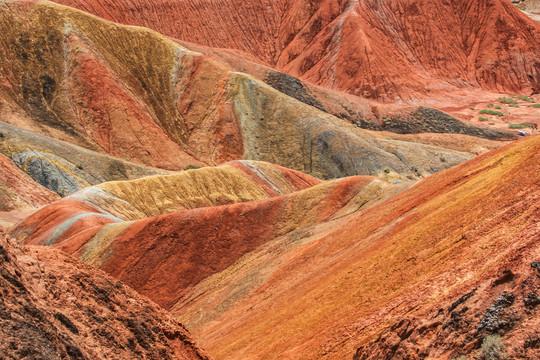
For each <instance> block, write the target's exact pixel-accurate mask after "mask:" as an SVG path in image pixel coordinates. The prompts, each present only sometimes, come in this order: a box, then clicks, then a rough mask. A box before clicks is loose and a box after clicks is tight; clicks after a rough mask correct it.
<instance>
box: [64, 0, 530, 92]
mask: <svg viewBox="0 0 540 360" xmlns="http://www.w3.org/2000/svg"><path fill="white" fill-rule="evenodd" d="M56 2H59V3H62V4H66V5H70V6H74V7H77V8H80V9H83V10H85V11H88V12H90V13H93V14H96V15H98V16H100V17H103V18H105V19H108V20H112V21H117V22H121V23H124V24H132V25H140V26H145V27H149V28H152V29H155V30H157V31H158V32H160V33H162V34H165V35H168V36H171V37H173V38H177V39H180V40H183V41H188V42H193V43H197V44H202V45H207V46H212V47H219V48H229V49H237V50H240V51H242V52H245V53H248V54H251V55H252V56H255V57H256V58H258V59H260V60H261V61H262V62H263V63H266V64H268V65H270V66H272V67H275V68H276V69H279V70H283V71H285V72H287V73H289V74H291V75H294V76H299V77H301V78H302V79H305V80H308V81H311V82H314V83H316V84H319V85H323V86H326V87H330V88H335V89H340V90H344V91H347V92H349V93H351V94H355V95H359V96H362V97H369V98H374V99H381V100H414V99H419V98H423V99H426V98H429V97H433V96H434V95H441V94H443V93H447V92H449V91H456V90H459V89H468V90H474V89H479V88H480V89H483V90H488V91H493V92H502V93H508V92H510V93H516V92H518V93H528V94H530V93H532V92H538V91H540V71H539V68H540V63H539V60H538V59H539V53H540V44H539V40H538V39H539V38H540V28H539V25H538V24H536V23H535V22H534V21H532V20H531V19H529V18H527V16H525V15H524V14H522V13H521V12H520V11H519V10H517V9H516V7H515V6H513V5H512V4H511V3H510V2H509V1H508V0H488V1H485V0H473V1H471V0H457V1H450V2H448V1H443V0H436V1H427V0H399V1H381V0H365V1H345V0H317V1H311V0H310V1H308V0H280V1H270V0H257V1H239V0H238V1H229V0H227V1H225V0H203V1H201V0H198V1H195V0H158V1H149V0H137V1H135V0H133V1H113V0H104V1H81V0H58V1H56Z"/></svg>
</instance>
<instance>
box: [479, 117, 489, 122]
mask: <svg viewBox="0 0 540 360" xmlns="http://www.w3.org/2000/svg"><path fill="white" fill-rule="evenodd" d="M478 120H480V121H488V120H489V119H488V118H485V117H480V118H478Z"/></svg>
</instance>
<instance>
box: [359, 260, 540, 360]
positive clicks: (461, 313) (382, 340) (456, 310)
mask: <svg viewBox="0 0 540 360" xmlns="http://www.w3.org/2000/svg"><path fill="white" fill-rule="evenodd" d="M533 264H534V262H533ZM504 267H505V269H504V270H501V271H500V272H499V273H498V274H497V273H493V274H492V277H491V278H486V279H485V280H484V281H483V282H480V283H478V284H476V286H475V287H474V288H473V289H471V290H470V291H468V292H466V293H465V294H463V295H462V296H460V297H459V298H457V299H454V300H453V301H452V302H451V303H447V304H444V306H441V307H440V308H439V309H438V310H437V311H435V309H433V310H432V312H431V313H428V314H423V316H422V315H420V314H418V315H416V316H408V317H407V316H405V317H403V318H400V319H397V320H396V321H395V323H394V324H393V325H391V326H390V328H388V329H387V330H386V331H385V332H384V333H382V334H381V335H380V336H379V337H378V338H376V339H374V340H372V341H371V342H370V343H368V344H365V345H364V346H362V347H361V348H359V349H358V350H357V351H356V354H355V356H354V357H353V359H355V360H360V359H381V358H386V359H390V358H391V359H424V358H438V357H443V356H445V355H447V356H448V358H459V357H460V356H461V357H464V356H465V357H467V358H468V359H477V358H480V359H482V358H489V357H490V356H491V358H493V357H495V358H516V359H536V358H537V357H539V356H540V346H539V345H540V336H539V334H538V331H536V329H537V328H538V326H539V321H540V320H539V316H538V308H537V307H538V305H540V297H539V296H538V294H539V292H540V277H539V276H538V273H537V271H536V269H535V268H533V267H532V266H530V264H529V262H526V261H525V262H516V263H515V264H512V266H511V267H510V268H508V265H505V266H504ZM488 343H494V344H495V345H496V347H491V348H490V347H488V346H487V344H488ZM490 349H491V350H490ZM503 354H504V355H503ZM497 356H498V357H497ZM503 356H504V357H503Z"/></svg>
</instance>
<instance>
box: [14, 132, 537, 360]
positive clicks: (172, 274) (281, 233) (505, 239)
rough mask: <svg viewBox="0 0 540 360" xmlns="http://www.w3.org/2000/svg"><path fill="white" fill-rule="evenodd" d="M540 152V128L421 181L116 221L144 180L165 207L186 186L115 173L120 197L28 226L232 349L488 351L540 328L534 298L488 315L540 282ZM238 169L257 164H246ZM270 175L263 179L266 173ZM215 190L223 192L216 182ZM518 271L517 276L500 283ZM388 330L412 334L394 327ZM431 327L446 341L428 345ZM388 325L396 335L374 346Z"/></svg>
mask: <svg viewBox="0 0 540 360" xmlns="http://www.w3.org/2000/svg"><path fill="white" fill-rule="evenodd" d="M539 156H540V136H535V137H530V138H527V139H524V140H522V141H519V142H517V143H515V144H511V145H509V146H506V147H504V148H501V149H498V150H495V151H493V152H490V153H488V154H486V155H483V156H481V157H479V158H476V159H474V160H472V161H469V162H467V163H465V164H463V165H460V166H458V167H457V168H454V169H451V170H448V171H443V172H441V173H438V174H435V175H432V176H430V177H428V178H426V179H424V180H423V181H421V182H420V183H418V184H416V185H414V186H413V187H411V188H409V189H407V190H405V189H406V188H407V187H408V186H407V185H406V184H404V185H403V186H401V187H396V186H391V185H390V184H385V183H382V182H380V181H378V180H376V179H374V178H367V177H351V178H346V179H341V180H335V181H330V182H328V181H327V182H323V183H320V184H318V185H316V184H314V183H313V182H311V183H307V182H305V181H306V179H305V178H303V179H304V186H311V187H309V188H306V189H305V190H300V191H298V190H299V188H298V187H297V188H296V189H292V190H296V192H292V193H289V194H285V195H282V196H277V197H276V196H275V195H276V194H275V193H274V194H271V195H272V196H273V197H269V198H266V197H268V196H269V193H266V194H263V197H262V198H261V199H260V200H257V199H254V200H256V201H248V202H236V203H234V204H230V205H223V206H211V207H202V208H193V206H188V207H189V208H192V209H191V210H189V209H187V210H182V211H178V212H172V213H167V210H166V208H167V206H164V209H165V210H159V208H160V206H157V207H156V209H157V210H156V212H161V213H164V215H157V216H153V217H149V218H142V219H140V220H139V219H136V218H137V216H148V215H150V216H152V215H155V213H156V212H154V213H149V214H140V215H129V216H131V218H130V221H128V222H125V221H124V220H123V219H120V218H118V219H116V220H114V219H105V220H103V221H102V222H100V221H98V220H96V219H97V218H98V217H99V216H101V217H104V215H103V214H110V213H105V211H104V210H103V208H107V209H114V211H117V212H116V215H121V214H123V213H125V214H130V212H129V211H125V210H119V209H127V208H131V207H133V208H136V207H137V206H136V205H135V204H136V203H138V202H140V203H146V200H144V196H143V197H142V198H141V195H140V194H143V193H144V191H136V190H135V188H136V187H138V186H140V187H144V184H145V183H148V182H152V183H154V182H156V181H159V182H160V183H161V184H164V187H163V188H162V189H159V190H158V191H157V192H156V193H157V195H156V196H157V197H156V199H157V203H158V204H160V203H161V202H165V203H166V201H163V200H160V199H162V198H161V197H160V196H161V195H159V194H160V193H163V194H165V193H168V191H167V190H166V186H165V185H166V184H169V185H167V186H171V185H172V183H171V182H168V181H162V180H158V179H159V177H155V178H149V179H142V180H135V181H133V182H129V183H120V184H122V185H121V188H119V187H117V186H116V185H115V183H110V184H104V185H101V186H100V187H101V188H103V189H107V188H109V189H111V190H109V191H111V192H112V193H113V195H112V196H110V199H111V200H110V201H101V202H100V200H96V199H104V200H105V199H106V197H105V196H104V195H99V194H98V193H97V191H94V190H91V189H92V188H90V189H88V190H85V191H83V192H81V193H80V194H75V195H73V196H71V197H68V198H66V199H64V200H62V201H60V202H58V203H56V204H53V205H51V206H49V207H47V208H45V209H43V210H41V211H40V212H38V213H36V214H35V215H33V216H31V217H29V218H27V219H26V220H25V221H24V222H23V223H22V224H21V225H20V226H19V227H18V228H17V229H15V230H14V232H13V234H14V235H16V236H17V237H18V238H19V239H26V240H25V242H26V243H28V244H47V245H53V246H55V247H58V248H60V249H62V250H64V251H67V252H68V253H72V254H75V255H76V256H78V257H80V258H81V259H83V260H85V261H87V262H89V263H90V264H93V265H95V266H97V267H99V268H101V269H104V270H105V271H107V272H109V273H110V274H112V275H113V276H115V277H117V278H119V279H121V280H123V281H125V282H126V283H127V284H129V285H131V286H133V287H134V288H135V289H137V290H138V291H139V292H141V293H143V294H145V295H148V296H149V297H150V298H152V299H153V300H154V301H156V302H158V303H159V304H161V305H162V306H164V307H165V308H170V309H171V310H172V312H173V314H176V316H178V318H179V319H181V321H182V322H183V323H185V324H187V326H188V328H189V329H190V330H191V331H193V333H194V334H195V336H196V337H197V338H198V339H199V340H200V341H201V344H202V345H203V346H204V347H205V348H206V349H208V351H209V352H210V354H212V356H214V357H216V358H220V359H221V358H224V359H227V358H239V357H242V358H283V357H289V358H306V359H311V358H321V357H328V358H344V357H349V356H352V355H353V354H354V353H355V351H356V348H357V347H359V346H361V349H360V350H358V353H357V357H359V358H369V356H368V357H366V354H367V355H369V354H371V355H370V356H375V358H377V355H374V354H390V353H400V352H396V346H397V348H399V346H403V348H402V350H401V351H402V352H403V354H406V355H410V354H411V352H418V353H419V354H420V353H422V354H425V355H429V356H438V357H446V356H450V355H452V354H456V355H457V351H458V350H457V349H463V351H465V352H466V353H470V352H472V351H474V350H475V349H476V348H478V347H479V346H480V344H481V340H482V338H483V336H486V335H489V334H492V333H497V332H500V333H501V334H503V335H506V336H507V338H508V337H516V338H517V339H524V338H525V337H526V336H529V335H530V336H532V335H533V334H532V333H531V330H530V329H531V327H530V326H531V324H537V323H538V317H537V316H536V315H534V314H536V313H535V312H534V311H533V312H530V311H529V310H528V308H527V306H525V305H519V306H518V305H516V306H515V307H512V308H510V307H511V306H513V305H512V304H510V305H505V306H503V307H502V308H501V309H502V310H501V311H499V312H497V313H496V314H495V315H493V316H495V318H494V319H495V320H493V321H495V322H496V321H499V320H500V321H503V319H506V320H504V321H506V323H509V321H510V320H509V319H510V318H511V324H512V325H509V326H500V327H499V326H495V325H493V326H494V327H493V326H491V325H490V326H491V327H489V326H488V327H485V328H481V329H480V328H477V327H475V325H476V324H480V323H481V321H483V320H482V319H483V316H484V315H485V313H486V311H488V308H489V307H490V306H491V304H492V303H493V302H495V300H496V299H497V297H498V296H499V295H501V294H502V293H503V291H504V290H507V291H509V292H512V296H513V297H514V299H516V300H515V302H516V304H518V303H519V302H523V301H524V298H525V297H526V296H528V294H529V293H531V294H533V293H537V292H538V291H539V289H540V284H539V283H538V281H539V280H538V278H537V277H535V275H534V271H535V270H534V269H532V270H529V269H530V265H529V264H530V263H531V262H533V261H535V260H537V257H538V255H539V251H540V249H539V248H538V245H539V244H540V243H538V238H539V235H540V233H539V228H538V223H539V220H540V219H539V217H538V214H540V212H539V211H538V210H539V209H538V194H539V190H540V189H539V188H538V184H539V183H540V182H539V178H538V176H539V174H540V171H538V170H539V168H538V166H539V165H538V164H539V162H538V160H539ZM228 166H230V165H226V166H224V167H222V168H218V169H215V170H210V169H208V170H207V169H200V170H192V171H189V172H188V173H187V174H185V175H184V178H182V179H180V178H179V179H178V181H181V182H183V183H185V184H189V183H190V182H191V181H193V180H192V179H197V178H198V177H196V176H195V174H197V172H200V175H201V176H202V175H203V174H204V176H205V177H206V176H207V175H210V174H211V173H212V171H213V172H216V171H217V172H218V173H219V172H223V171H226V172H228V171H230V169H229V168H228ZM235 166H236V167H235V168H236V169H238V168H244V169H245V164H243V163H238V164H236V165H235ZM264 166H267V167H268V166H269V165H262V164H260V165H257V167H258V168H259V169H260V168H261V167H263V168H264ZM270 168H271V167H270ZM219 169H221V170H219ZM235 171H238V170H235ZM267 171H268V170H267ZM272 171H275V169H274V170H272ZM280 171H281V170H280ZM212 176H216V175H215V174H214V175H212ZM265 178H268V176H263V177H261V176H259V180H258V181H259V184H264V183H265V182H262V183H261V182H260V181H261V179H265ZM199 179H202V177H201V178H199ZM199 183H200V180H198V181H193V182H192V184H199ZM212 183H215V181H214V180H212ZM273 183H274V184H275V182H273ZM267 184H268V183H267ZM285 184H286V183H285ZM175 186H176V187H177V186H179V185H175ZM183 186H184V187H186V188H189V187H190V186H188V185H183ZM191 186H193V185H191ZM203 188H207V189H209V190H207V191H208V193H212V190H211V189H212V187H211V186H209V187H207V186H203ZM242 188H244V189H245V188H246V186H245V185H242ZM112 189H114V190H112ZM123 189H126V190H123ZM403 190H404V191H403ZM400 191H402V192H400ZM223 192H224V193H229V194H234V193H235V190H228V191H223ZM183 193H185V192H183ZM265 198H266V199H265ZM114 199H121V200H128V199H131V200H130V201H131V205H129V206H124V205H122V207H119V206H116V205H115V203H119V200H114ZM231 201H232V202H235V201H238V200H234V199H233V200H231ZM240 201H241V200H240ZM189 202H190V201H189V200H185V199H184V200H182V201H180V203H181V204H182V203H183V204H186V203H189ZM172 203H175V202H172ZM91 204H92V205H91ZM94 204H98V205H99V206H101V209H99V208H98V207H97V206H95V205H94ZM101 204H104V205H101ZM215 205H219V204H218V203H216V204H215ZM182 206H184V205H182ZM83 207H86V210H84V209H83ZM146 208H150V209H151V208H152V207H146ZM74 209H79V210H74ZM174 210H176V208H175V209H174ZM109 211H111V210H109ZM85 212H86V214H85ZM92 212H94V214H92ZM111 212H112V211H111ZM98 214H102V215H98ZM91 216H95V219H93V220H89V219H88V218H89V217H91ZM106 216H110V215H106ZM125 217H126V218H128V216H125ZM142 240H144V241H142ZM141 241H142V242H141ZM178 249H182V250H181V251H179V250H178ZM503 270H509V271H511V272H512V274H514V275H512V276H511V277H510V279H509V280H508V279H506V278H504V279H503V280H498V278H499V277H500V276H502V275H501V274H502V273H503ZM531 271H532V273H531V274H533V275H530V274H529V273H530V272H531ZM503 275H504V274H503ZM505 279H506V280H505ZM526 279H528V280H526ZM525 280H526V281H525ZM474 288H478V289H481V290H478V293H477V294H476V295H475V296H476V297H475V298H472V299H474V304H475V308H474V311H471V312H470V313H467V314H466V315H467V317H470V319H468V320H467V321H469V325H468V326H467V327H457V328H456V329H455V333H453V335H452V336H451V337H441V335H440V331H443V330H445V329H446V328H447V326H449V325H445V324H446V323H447V322H448V321H450V319H454V317H455V315H452V316H450V315H451V314H450V313H451V312H452V311H454V310H455V309H458V310H459V311H462V312H464V311H466V310H463V309H462V308H458V305H460V304H461V303H463V302H464V301H465V300H460V301H458V302H457V304H458V305H452V303H454V302H456V301H457V300H458V299H460V298H461V297H462V296H463V295H465V294H467V293H469V292H470V291H472V289H474ZM505 296H506V295H505ZM441 304H447V306H448V308H451V309H450V310H447V311H448V312H444V306H446V305H442V306H443V312H440V311H439V309H440V308H441ZM494 306H495V305H494ZM506 307H508V308H509V309H508V310H505V308H506ZM513 310H515V315H512V313H511V311H513ZM488 312H489V311H488ZM405 315H407V316H408V319H409V320H408V322H407V324H410V326H411V333H415V332H417V333H418V334H419V335H416V337H413V338H411V339H408V338H400V337H399V336H401V335H399V334H401V333H400V332H399V331H401V330H399V329H401V326H402V325H400V324H401V323H400V322H399V321H398V320H397V319H399V318H400V317H402V316H405ZM437 316H439V317H440V320H438V318H437ZM486 316H487V315H486ZM489 316H491V315H489ZM489 316H488V318H489ZM508 317H510V318H508ZM432 318H433V319H434V320H433V324H431V325H429V326H428V325H425V323H426V322H427V321H428V319H432ZM443 320H444V321H443ZM486 321H487V320H486ZM493 321H492V322H493ZM425 326H428V330H422V329H424V328H425ZM532 328H533V329H534V328H535V326H532ZM478 329H480V330H478ZM388 331H391V332H395V333H397V334H398V335H399V336H398V338H397V339H398V340H396V338H392V340H390V338H388V339H387V337H388V336H390V335H388ZM426 331H428V333H429V335H430V338H433V339H434V341H435V340H437V341H439V342H440V343H442V345H441V346H440V347H438V346H431V345H430V343H427V342H424V341H421V342H420V340H419V339H420V338H419V336H424V335H425V334H426ZM292 334H294V335H292ZM384 334H387V335H384ZM460 334H461V335H460ZM378 336H380V337H382V338H383V339H385V340H384V341H380V342H376V343H370V341H375V340H376V339H377V337H378ZM254 338H256V339H257V341H256V342H254V341H253V340H252V339H254ZM400 339H402V340H400ZM414 339H417V340H414ZM505 339H506V338H505ZM390 341H392V342H390ZM520 341H521V340H519V341H513V342H512V343H511V344H512V345H511V346H510V347H509V349H508V351H511V352H513V353H516V354H517V353H518V352H519V351H525V352H526V353H527V354H529V353H531V351H532V353H533V354H535V352H534V351H535V350H534V348H532V349H530V350H527V349H526V348H524V349H522V350H520V349H521V348H520V347H521V346H522V345H523V344H522V343H521V342H520ZM523 341H525V340H523ZM411 342H412V344H410V343H411ZM387 343H388V344H391V345H388V346H387V345H385V344H387ZM370 344H372V345H370ZM411 348H412V349H413V350H411ZM362 349H363V350H362ZM370 349H371V350H370ZM372 351H377V352H372ZM422 351H423V352H422ZM460 351H461V350H460ZM527 351H528V352H527ZM403 356H405V355H403ZM452 356H454V355H452ZM403 358H405V357H403Z"/></svg>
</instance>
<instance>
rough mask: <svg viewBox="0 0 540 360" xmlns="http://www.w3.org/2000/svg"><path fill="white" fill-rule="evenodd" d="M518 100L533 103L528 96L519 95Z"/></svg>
mask: <svg viewBox="0 0 540 360" xmlns="http://www.w3.org/2000/svg"><path fill="white" fill-rule="evenodd" d="M517 98H518V99H519V100H523V101H531V98H530V97H528V96H526V95H518V96H517Z"/></svg>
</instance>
